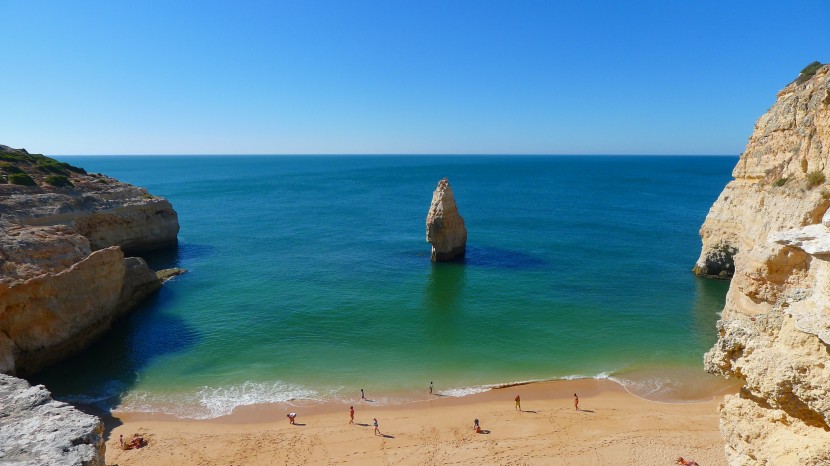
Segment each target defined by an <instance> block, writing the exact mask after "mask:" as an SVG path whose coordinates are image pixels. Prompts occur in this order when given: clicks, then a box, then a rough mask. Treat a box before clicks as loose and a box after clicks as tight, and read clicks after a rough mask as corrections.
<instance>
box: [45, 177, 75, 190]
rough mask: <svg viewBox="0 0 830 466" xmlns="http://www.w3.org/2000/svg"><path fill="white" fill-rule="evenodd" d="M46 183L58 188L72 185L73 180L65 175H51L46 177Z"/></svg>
mask: <svg viewBox="0 0 830 466" xmlns="http://www.w3.org/2000/svg"><path fill="white" fill-rule="evenodd" d="M45 181H46V183H48V184H51V185H52V186H55V187H58V188H65V187H67V186H72V182H71V181H69V178H67V177H65V176H63V175H49V176H47V177H46V179H45Z"/></svg>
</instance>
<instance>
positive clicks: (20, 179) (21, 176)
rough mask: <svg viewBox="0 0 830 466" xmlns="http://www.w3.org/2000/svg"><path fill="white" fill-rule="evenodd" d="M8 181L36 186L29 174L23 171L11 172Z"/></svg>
mask: <svg viewBox="0 0 830 466" xmlns="http://www.w3.org/2000/svg"><path fill="white" fill-rule="evenodd" d="M9 183H11V184H19V185H22V186H37V183H35V180H33V179H32V177H31V176H29V175H27V174H25V173H12V174H11V175H9Z"/></svg>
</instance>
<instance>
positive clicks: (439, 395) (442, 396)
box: [432, 393, 447, 398]
mask: <svg viewBox="0 0 830 466" xmlns="http://www.w3.org/2000/svg"><path fill="white" fill-rule="evenodd" d="M432 396H438V397H441V398H444V397H445V396H447V395H442V394H440V393H433V394H432Z"/></svg>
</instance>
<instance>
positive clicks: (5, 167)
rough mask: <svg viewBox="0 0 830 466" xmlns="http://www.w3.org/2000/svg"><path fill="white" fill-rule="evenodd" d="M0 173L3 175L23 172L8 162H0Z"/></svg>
mask: <svg viewBox="0 0 830 466" xmlns="http://www.w3.org/2000/svg"><path fill="white" fill-rule="evenodd" d="M0 172H3V173H9V174H11V173H23V170H21V169H20V168H18V167H17V165H15V164H13V163H9V162H0Z"/></svg>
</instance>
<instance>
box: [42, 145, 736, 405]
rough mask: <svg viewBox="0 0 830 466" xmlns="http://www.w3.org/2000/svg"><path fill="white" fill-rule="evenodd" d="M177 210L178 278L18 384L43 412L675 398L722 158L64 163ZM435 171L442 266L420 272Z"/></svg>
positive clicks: (699, 373)
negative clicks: (475, 396)
mask: <svg viewBox="0 0 830 466" xmlns="http://www.w3.org/2000/svg"><path fill="white" fill-rule="evenodd" d="M58 158H59V159H60V160H63V161H68V162H70V163H72V164H75V165H79V166H82V167H84V168H86V169H87V171H89V172H100V173H105V174H107V175H109V176H113V177H115V178H118V179H120V180H122V181H125V182H128V183H132V184H135V185H138V186H143V187H146V188H147V189H148V190H149V191H150V192H151V193H152V194H155V195H159V196H164V197H166V198H167V199H168V200H170V202H171V203H172V204H173V206H174V208H175V209H176V211H177V212H178V214H179V222H180V224H181V231H180V233H179V246H178V248H175V249H171V250H167V251H160V252H158V253H154V254H152V255H151V256H149V257H147V260H148V262H149V263H150V265H151V266H152V267H154V268H157V269H158V268H167V267H184V268H186V269H187V270H188V272H187V273H186V274H185V275H182V276H179V277H177V278H175V279H173V280H172V281H170V282H168V283H167V284H166V285H165V286H164V287H163V288H162V290H161V291H160V292H159V293H158V294H157V295H156V296H155V297H153V298H152V299H150V300H149V301H148V302H147V303H146V304H144V305H143V306H142V307H141V308H139V309H138V310H137V311H135V312H134V313H132V314H131V315H130V316H129V317H128V318H127V319H125V320H124V321H122V322H121V323H120V324H119V325H117V327H116V328H115V329H114V330H113V331H112V332H110V333H109V334H108V335H106V336H105V337H104V338H103V339H102V340H100V341H99V342H98V343H96V344H95V345H94V346H92V347H91V348H90V349H89V350H87V351H85V352H84V353H82V354H81V355H79V356H77V357H74V358H72V359H71V360H69V361H67V362H65V363H61V364H59V365H57V366H55V367H53V368H50V369H48V370H46V371H45V372H43V373H41V374H39V375H37V376H36V377H35V378H34V380H33V381H34V382H36V383H45V384H46V385H47V386H48V387H49V388H50V390H52V391H53V393H54V394H55V396H56V397H57V398H59V399H65V400H68V401H75V402H88V403H98V404H101V405H103V406H105V407H108V408H113V409H119V410H124V411H147V412H166V413H172V414H175V415H178V416H181V417H193V418H206V417H216V416H221V415H224V414H228V413H229V412H230V411H231V410H232V409H233V408H234V407H236V406H240V405H249V404H255V403H263V402H286V401H290V400H297V399H302V400H321V401H332V400H353V399H354V398H355V397H356V396H358V395H357V394H358V393H359V390H360V389H361V388H363V389H365V391H366V394H367V397H368V398H371V399H373V400H375V401H376V402H377V403H381V404H392V403H402V402H407V401H411V400H416V399H421V398H424V397H425V396H426V388H427V386H428V385H429V382H430V381H434V383H435V388H436V392H438V393H442V394H444V395H447V396H463V395H466V394H471V393H476V392H478V391H482V390H485V389H487V388H488V387H492V386H496V385H501V384H509V383H515V382H522V381H535V380H550V379H568V378H583V377H588V378H609V379H612V380H616V381H618V382H620V383H622V384H623V385H624V386H625V387H626V388H627V389H628V390H629V391H631V392H632V393H635V394H637V395H639V396H642V397H645V398H649V399H657V400H665V401H688V400H696V399H704V398H708V397H711V395H712V394H713V393H716V392H717V391H718V390H721V389H722V388H723V387H724V383H723V382H722V381H720V379H717V378H715V377H714V376H709V375H706V374H705V373H704V372H703V370H702V356H703V353H704V352H705V351H706V350H708V348H709V347H711V345H712V344H713V343H714V341H715V339H716V329H715V322H716V320H717V319H718V313H719V312H720V310H721V309H722V307H723V303H724V297H725V294H726V290H727V287H728V283H727V282H723V281H713V280H706V279H701V278H698V277H695V276H694V275H693V274H692V273H691V268H692V266H693V265H694V262H695V260H696V259H697V256H698V254H699V252H700V246H701V243H700V238H699V236H698V231H699V229H700V226H701V224H702V223H703V220H704V218H705V216H706V213H707V212H708V210H709V207H710V206H711V205H712V203H713V202H714V201H715V199H716V198H717V196H718V194H719V193H720V191H721V190H722V189H723V187H724V186H725V185H726V183H727V182H728V181H729V180H730V179H731V176H730V174H731V170H732V168H733V167H734V165H735V163H736V162H737V157H736V156H724V157H697V156H684V157H678V156H673V157H659V156H648V157H645V156H644V157H636V156H550V157H543V156H146V157H145V156H95V157H91V156H89V157H84V156H72V157H69V156H63V157H58ZM444 177H448V178H449V180H450V184H451V186H452V188H453V191H454V193H455V198H456V201H457V204H458V208H459V211H460V213H461V215H462V216H463V217H464V220H465V222H466V226H467V230H468V243H467V256H466V258H465V259H464V260H463V261H458V262H453V263H442V264H433V263H431V262H430V259H429V255H430V246H429V244H428V243H426V242H425V236H426V233H425V231H426V228H425V219H426V214H427V210H428V208H429V204H430V201H431V198H432V192H433V190H434V189H435V186H436V184H437V182H438V180H440V179H441V178H444Z"/></svg>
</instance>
